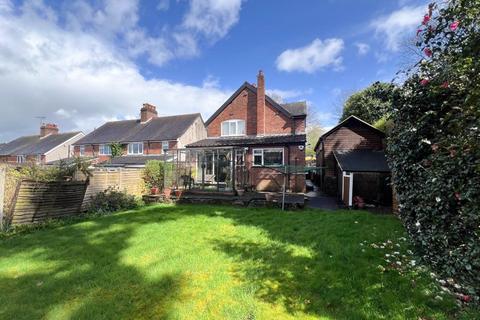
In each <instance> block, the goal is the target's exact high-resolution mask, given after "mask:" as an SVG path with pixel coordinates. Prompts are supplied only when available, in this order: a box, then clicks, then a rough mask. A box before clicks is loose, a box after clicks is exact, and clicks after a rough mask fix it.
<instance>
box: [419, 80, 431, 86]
mask: <svg viewBox="0 0 480 320" xmlns="http://www.w3.org/2000/svg"><path fill="white" fill-rule="evenodd" d="M429 82H430V80H428V79H422V80H420V84H421V85H422V86H426V85H427V84H428V83H429Z"/></svg>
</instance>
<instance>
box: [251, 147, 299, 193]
mask: <svg viewBox="0 0 480 320" xmlns="http://www.w3.org/2000/svg"><path fill="white" fill-rule="evenodd" d="M261 148H282V147H281V146H280V147H275V146H255V147H251V148H249V150H248V153H247V159H246V166H247V169H248V171H249V176H250V185H251V186H252V187H253V188H255V189H256V190H258V191H281V190H282V187H283V180H284V175H283V174H282V172H279V171H277V170H275V169H271V168H266V167H255V166H253V149H261ZM283 149H284V151H283V156H284V163H285V164H286V165H291V166H293V165H295V163H296V165H297V166H299V167H301V166H304V165H305V150H300V149H299V148H298V146H296V145H292V146H288V147H283ZM289 160H290V161H289ZM276 169H283V168H276ZM280 171H282V170H280ZM287 183H288V182H287ZM287 188H289V189H290V190H292V191H293V192H305V175H304V174H303V173H299V174H290V182H289V185H287Z"/></svg>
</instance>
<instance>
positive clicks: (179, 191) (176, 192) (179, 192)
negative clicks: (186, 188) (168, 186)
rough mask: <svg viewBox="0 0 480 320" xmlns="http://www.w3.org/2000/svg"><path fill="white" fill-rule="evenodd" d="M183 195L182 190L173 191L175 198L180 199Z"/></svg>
mask: <svg viewBox="0 0 480 320" xmlns="http://www.w3.org/2000/svg"><path fill="white" fill-rule="evenodd" d="M182 194H183V190H178V189H177V190H175V197H177V198H180V197H181V196H182Z"/></svg>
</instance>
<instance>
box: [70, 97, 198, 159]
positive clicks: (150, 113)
mask: <svg viewBox="0 0 480 320" xmlns="http://www.w3.org/2000/svg"><path fill="white" fill-rule="evenodd" d="M206 136H207V131H206V129H205V125H204V122H203V119H202V117H201V115H200V114H199V113H195V114H183V115H176V116H164V117H159V116H158V113H157V110H156V107H155V106H153V105H151V104H148V103H145V104H143V106H142V108H141V109H140V119H134V120H123V121H112V122H107V123H105V124H104V125H102V126H101V127H99V128H97V129H95V130H94V131H92V132H91V133H89V134H87V135H86V136H85V137H84V138H82V139H80V140H79V141H77V142H76V143H75V144H74V152H75V155H76V156H80V157H91V158H96V159H97V163H101V162H106V161H109V162H111V163H113V164H116V165H118V166H122V165H131V166H135V165H140V166H142V165H144V164H145V162H146V161H148V160H151V159H163V158H164V157H163V155H164V154H165V153H166V151H167V150H172V149H179V148H183V147H184V146H185V145H186V144H189V143H191V142H194V141H197V140H200V139H203V138H205V137H206ZM113 144H119V145H120V146H121V149H122V151H121V152H122V155H121V156H117V157H115V158H114V159H112V148H111V147H112V145H113Z"/></svg>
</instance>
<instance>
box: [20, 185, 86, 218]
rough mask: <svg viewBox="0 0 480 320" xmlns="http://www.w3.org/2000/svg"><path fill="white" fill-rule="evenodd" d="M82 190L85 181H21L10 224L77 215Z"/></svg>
mask: <svg viewBox="0 0 480 320" xmlns="http://www.w3.org/2000/svg"><path fill="white" fill-rule="evenodd" d="M86 189H87V184H86V182H77V181H74V182H71V181H55V182H37V181H30V180H23V181H22V182H21V183H20V184H19V185H18V187H17V190H16V192H15V196H14V202H13V215H12V224H28V223H36V222H41V221H43V220H46V219H50V218H62V217H67V216H74V215H77V214H79V213H80V207H81V205H82V202H83V199H84V196H85V191H86Z"/></svg>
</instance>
